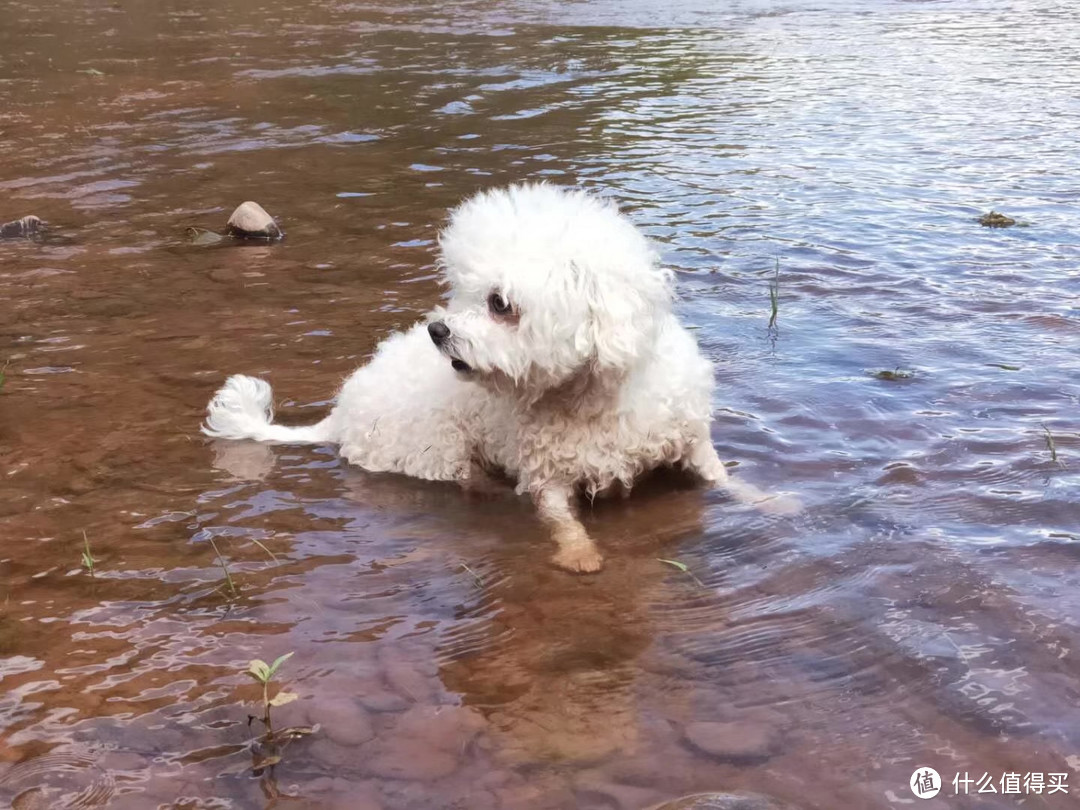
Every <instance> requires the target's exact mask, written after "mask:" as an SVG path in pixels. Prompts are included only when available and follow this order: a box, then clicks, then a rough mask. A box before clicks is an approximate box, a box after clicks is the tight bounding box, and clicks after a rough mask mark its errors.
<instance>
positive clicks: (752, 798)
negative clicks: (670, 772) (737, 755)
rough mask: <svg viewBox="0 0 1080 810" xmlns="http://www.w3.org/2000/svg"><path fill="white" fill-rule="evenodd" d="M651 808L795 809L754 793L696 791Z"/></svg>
mask: <svg viewBox="0 0 1080 810" xmlns="http://www.w3.org/2000/svg"><path fill="white" fill-rule="evenodd" d="M649 810H795V808H793V807H792V806H791V805H789V804H781V803H779V802H777V801H776V800H774V799H770V798H768V797H767V796H759V795H757V794H754V793H695V794H694V795H693V796H683V797H682V798H681V799H674V800H672V801H669V802H664V803H663V804H658V805H655V806H653V807H651V808H649Z"/></svg>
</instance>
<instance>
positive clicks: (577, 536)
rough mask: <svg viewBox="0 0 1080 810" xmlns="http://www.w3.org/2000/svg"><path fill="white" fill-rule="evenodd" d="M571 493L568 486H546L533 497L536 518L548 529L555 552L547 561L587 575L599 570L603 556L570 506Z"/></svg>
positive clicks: (602, 562)
mask: <svg viewBox="0 0 1080 810" xmlns="http://www.w3.org/2000/svg"><path fill="white" fill-rule="evenodd" d="M572 497H573V491H572V490H571V488H570V487H567V486H562V485H559V484H550V485H548V486H546V487H544V488H543V489H541V490H540V492H539V493H538V494H537V495H536V506H537V509H539V510H540V518H541V519H542V520H543V521H544V523H546V524H547V525H548V527H549V528H550V529H551V537H552V539H553V540H554V541H555V542H556V543H558V544H559V550H558V551H557V552H555V556H554V557H552V558H551V561H552V562H553V563H555V564H556V565H557V566H559V567H560V568H565V569H566V570H567V571H577V572H581V573H588V572H591V571H599V570H600V567H601V566H602V565H603V564H604V557H603V555H602V554H601V553H600V550H599V549H597V547H596V543H594V542H593V539H592V538H591V537H589V535H588V534H586V533H585V527H584V526H582V525H581V521H579V520H578V519H577V517H575V515H574V510H573V508H572V507H571V506H570V499H571V498H572Z"/></svg>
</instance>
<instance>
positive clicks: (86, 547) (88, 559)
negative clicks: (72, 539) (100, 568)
mask: <svg viewBox="0 0 1080 810" xmlns="http://www.w3.org/2000/svg"><path fill="white" fill-rule="evenodd" d="M82 541H83V552H82V566H83V568H85V569H86V571H87V573H89V574H90V576H91V577H92V576H94V563H96V562H97V560H95V559H94V556H93V555H92V554H91V553H90V540H89V539H87V537H86V531H85V530H84V531H83V533H82Z"/></svg>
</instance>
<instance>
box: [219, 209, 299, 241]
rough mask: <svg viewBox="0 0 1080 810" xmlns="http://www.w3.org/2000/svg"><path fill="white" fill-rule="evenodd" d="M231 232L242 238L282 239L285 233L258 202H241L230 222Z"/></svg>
mask: <svg viewBox="0 0 1080 810" xmlns="http://www.w3.org/2000/svg"><path fill="white" fill-rule="evenodd" d="M228 229H229V234H230V235H232V236H236V237H239V238H241V239H280V238H281V237H283V236H284V235H285V234H284V233H282V231H281V228H279V227H278V224H277V223H276V222H274V218H273V217H272V216H270V215H269V214H268V213H266V211H265V209H263V207H262V206H261V205H259V204H258V203H257V202H252V201H251V200H248V201H247V202H244V203H240V205H239V206H238V207H237V209H236V210H235V211H233V212H232V216H231V217H229V222H228Z"/></svg>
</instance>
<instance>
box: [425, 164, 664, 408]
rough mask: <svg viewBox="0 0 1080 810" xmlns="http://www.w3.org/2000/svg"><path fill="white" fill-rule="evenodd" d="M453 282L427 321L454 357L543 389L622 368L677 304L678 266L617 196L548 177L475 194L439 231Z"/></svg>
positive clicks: (507, 380) (462, 366)
mask: <svg viewBox="0 0 1080 810" xmlns="http://www.w3.org/2000/svg"><path fill="white" fill-rule="evenodd" d="M439 242H440V247H441V249H442V255H441V257H440V263H441V267H442V270H443V273H444V277H445V281H446V283H447V284H449V286H450V296H449V301H448V303H447V306H446V307H445V308H443V309H439V310H436V311H435V312H434V313H433V314H432V316H431V319H430V320H429V323H428V332H429V333H430V334H431V338H432V340H433V341H434V343H435V345H436V346H438V347H439V350H440V351H442V352H443V354H445V355H446V356H447V357H448V358H449V362H451V363H452V364H453V366H454V368H455V369H457V370H458V371H459V372H461V373H462V374H465V375H468V376H470V377H471V378H474V379H476V380H477V381H479V382H482V383H483V382H486V383H489V384H494V385H497V386H499V387H502V386H504V385H510V386H513V387H515V388H517V389H520V390H523V391H524V392H526V393H527V394H530V395H532V396H537V395H539V394H542V393H543V391H545V390H548V389H551V388H554V387H557V386H559V385H561V384H563V383H565V382H567V381H569V380H571V379H572V378H575V377H578V376H580V375H582V374H583V373H584V374H593V375H603V374H621V373H624V372H625V371H626V370H627V369H628V368H629V367H630V366H632V365H633V364H634V363H635V362H636V361H637V360H638V359H639V358H641V357H642V356H643V355H645V354H646V353H647V352H649V351H650V350H651V347H652V346H653V344H654V343H655V338H656V330H657V328H658V325H659V322H660V321H661V320H662V318H663V316H664V315H666V314H667V313H668V312H670V310H671V289H670V274H669V273H668V272H667V271H665V270H663V269H662V268H661V267H660V266H659V264H658V262H657V257H656V255H655V253H654V252H653V250H652V249H651V247H650V245H649V243H648V241H647V240H646V239H645V237H644V236H643V235H642V234H641V233H640V232H639V231H638V230H637V229H636V228H635V227H634V226H633V225H632V224H631V222H630V221H629V220H628V219H627V218H626V217H624V216H623V215H621V214H620V213H619V212H618V210H617V209H616V208H615V206H614V205H613V204H612V203H609V202H605V201H603V200H600V199H597V198H596V197H593V196H590V195H589V194H586V193H584V192H580V191H567V190H564V189H560V188H557V187H555V186H550V185H546V184H531V185H520V186H511V187H509V188H506V189H499V190H496V191H488V192H483V193H480V194H477V195H476V196H474V197H472V198H470V199H469V200H467V201H465V202H464V203H462V204H461V205H460V206H459V207H458V208H456V209H455V210H454V211H453V212H452V214H451V216H450V223H449V225H448V226H447V227H446V229H445V230H444V231H443V232H442V234H441V236H440V239H439Z"/></svg>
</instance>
